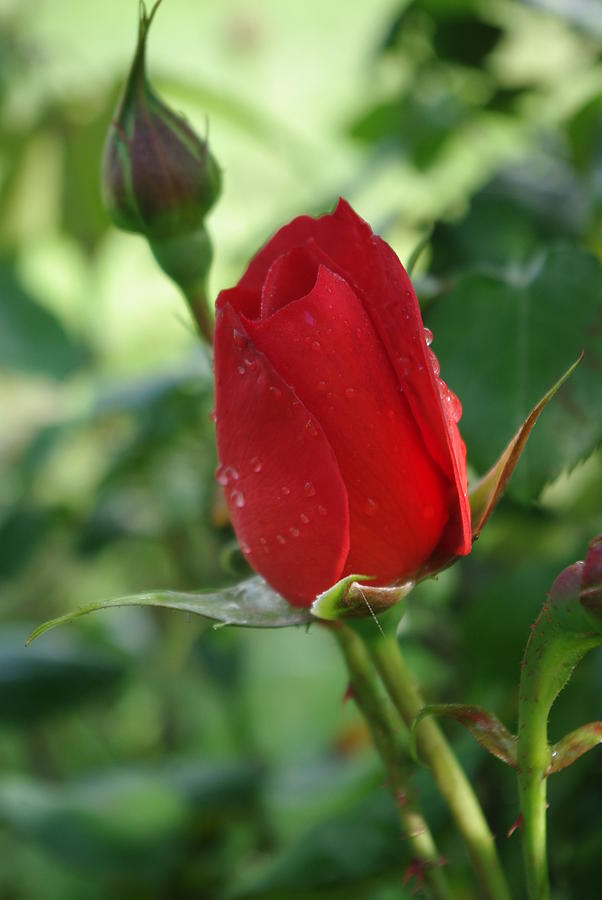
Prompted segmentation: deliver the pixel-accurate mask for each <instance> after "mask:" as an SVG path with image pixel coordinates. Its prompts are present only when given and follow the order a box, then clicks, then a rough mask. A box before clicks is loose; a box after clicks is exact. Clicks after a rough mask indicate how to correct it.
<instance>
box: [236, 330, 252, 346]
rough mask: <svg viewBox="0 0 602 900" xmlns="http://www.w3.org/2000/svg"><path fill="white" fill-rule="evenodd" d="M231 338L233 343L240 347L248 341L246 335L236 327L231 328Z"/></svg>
mask: <svg viewBox="0 0 602 900" xmlns="http://www.w3.org/2000/svg"><path fill="white" fill-rule="evenodd" d="M232 340H233V341H234V343H235V344H236V346H237V347H241V348H244V347H246V346H247V345H248V343H249V341H248V339H247V337H246V335H244V334H243V333H242V331H239V330H238V328H233V329H232Z"/></svg>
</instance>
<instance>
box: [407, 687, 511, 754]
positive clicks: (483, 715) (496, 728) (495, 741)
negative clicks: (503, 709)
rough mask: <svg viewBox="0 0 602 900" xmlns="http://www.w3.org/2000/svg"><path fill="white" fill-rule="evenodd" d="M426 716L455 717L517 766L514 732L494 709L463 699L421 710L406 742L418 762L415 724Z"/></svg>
mask: <svg viewBox="0 0 602 900" xmlns="http://www.w3.org/2000/svg"><path fill="white" fill-rule="evenodd" d="M426 716H446V717H447V718H449V719H454V720H455V721H456V722H459V723H460V724H461V725H464V727H465V728H467V729H468V731H469V732H470V733H471V735H472V736H473V738H474V739H475V740H476V742H477V743H478V744H480V745H481V747H483V748H484V749H485V750H487V751H488V752H489V753H491V754H492V755H493V756H496V757H497V758H498V759H501V760H502V762H505V763H507V764H508V765H509V766H512V768H513V769H515V768H516V766H517V763H516V737H515V735H513V734H511V733H510V732H509V731H508V729H507V728H506V726H505V725H504V724H503V723H502V722H500V720H499V719H498V718H497V716H494V714H493V713H491V712H489V711H488V710H486V709H483V707H481V706H472V705H469V704H465V703H433V704H430V705H429V706H425V707H423V708H422V709H421V710H420V712H419V713H418V715H417V716H416V718H415V719H414V721H413V722H412V727H411V729H410V744H409V749H410V753H411V754H412V756H413V757H414V759H415V760H416V761H417V762H419V759H418V755H417V750H416V740H417V728H418V726H419V724H420V722H421V721H422V719H424V718H426Z"/></svg>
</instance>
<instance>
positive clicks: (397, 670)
mask: <svg viewBox="0 0 602 900" xmlns="http://www.w3.org/2000/svg"><path fill="white" fill-rule="evenodd" d="M368 646H369V651H370V654H371V656H372V659H373V660H374V663H375V665H376V668H377V669H378V672H379V673H380V676H381V678H382V680H383V682H384V684H385V687H386V688H387V691H388V692H389V696H390V697H391V700H392V701H393V703H394V705H395V707H396V708H397V710H398V712H399V713H400V715H401V718H402V719H403V721H404V722H405V724H406V725H407V727H408V728H411V726H412V723H413V721H414V719H415V718H416V716H417V715H418V713H419V712H420V710H421V709H422V707H423V706H424V705H425V704H424V700H423V699H422V697H421V695H420V692H419V690H418V687H417V685H416V683H415V681H414V679H413V677H412V675H411V673H410V672H409V670H408V668H407V666H406V664H405V661H404V659H403V656H402V654H401V649H400V647H399V643H398V641H397V638H396V637H395V636H394V635H382V634H380V633H376V634H375V636H374V638H371V639H369V641H368ZM417 746H418V749H419V752H420V756H421V758H422V760H423V761H424V762H425V763H426V764H427V765H428V766H429V768H430V770H431V772H432V773H433V777H434V779H435V781H436V782H437V786H438V788H439V790H440V792H441V795H442V796H443V799H444V800H445V802H446V803H447V806H448V808H449V810H450V812H451V814H452V816H453V818H454V821H455V823H456V825H457V827H458V830H459V831H460V833H461V835H462V837H463V838H464V841H465V843H466V845H467V847H468V852H469V853H470V857H471V860H472V863H473V866H474V868H475V870H476V872H477V874H478V876H479V878H480V880H481V884H482V885H483V888H484V889H485V891H486V895H487V897H488V898H489V900H510V891H509V889H508V886H507V884H506V879H505V876H504V873H503V871H502V867H501V864H500V860H499V858H498V855H497V851H496V848H495V843H494V840H493V835H492V834H491V831H490V830H489V826H488V825H487V821H486V819H485V816H484V815H483V811H482V809H481V806H480V804H479V801H478V800H477V797H476V795H475V793H474V791H473V789H472V786H471V784H470V782H469V781H468V779H467V778H466V775H465V774H464V771H463V770H462V767H461V766H460V764H459V762H458V760H457V759H456V757H455V755H454V753H453V751H452V749H451V747H450V746H449V744H448V743H447V740H446V739H445V737H444V735H443V732H442V731H441V729H440V728H439V726H438V725H437V723H436V722H435V721H434V720H433V719H424V720H423V721H422V722H421V723H420V725H419V726H418V729H417Z"/></svg>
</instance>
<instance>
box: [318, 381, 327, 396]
mask: <svg viewBox="0 0 602 900" xmlns="http://www.w3.org/2000/svg"><path fill="white" fill-rule="evenodd" d="M326 387H327V385H326V382H325V381H318V391H319V392H320V393H321V394H324V393H325V392H326Z"/></svg>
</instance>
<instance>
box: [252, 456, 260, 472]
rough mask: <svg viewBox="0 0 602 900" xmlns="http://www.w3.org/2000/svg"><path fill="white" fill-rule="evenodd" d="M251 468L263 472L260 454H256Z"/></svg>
mask: <svg viewBox="0 0 602 900" xmlns="http://www.w3.org/2000/svg"><path fill="white" fill-rule="evenodd" d="M251 468H252V469H253V471H254V472H261V469H262V468H263V467H262V465H261V460H260V459H259V457H258V456H254V457H253V459H252V460H251Z"/></svg>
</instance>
